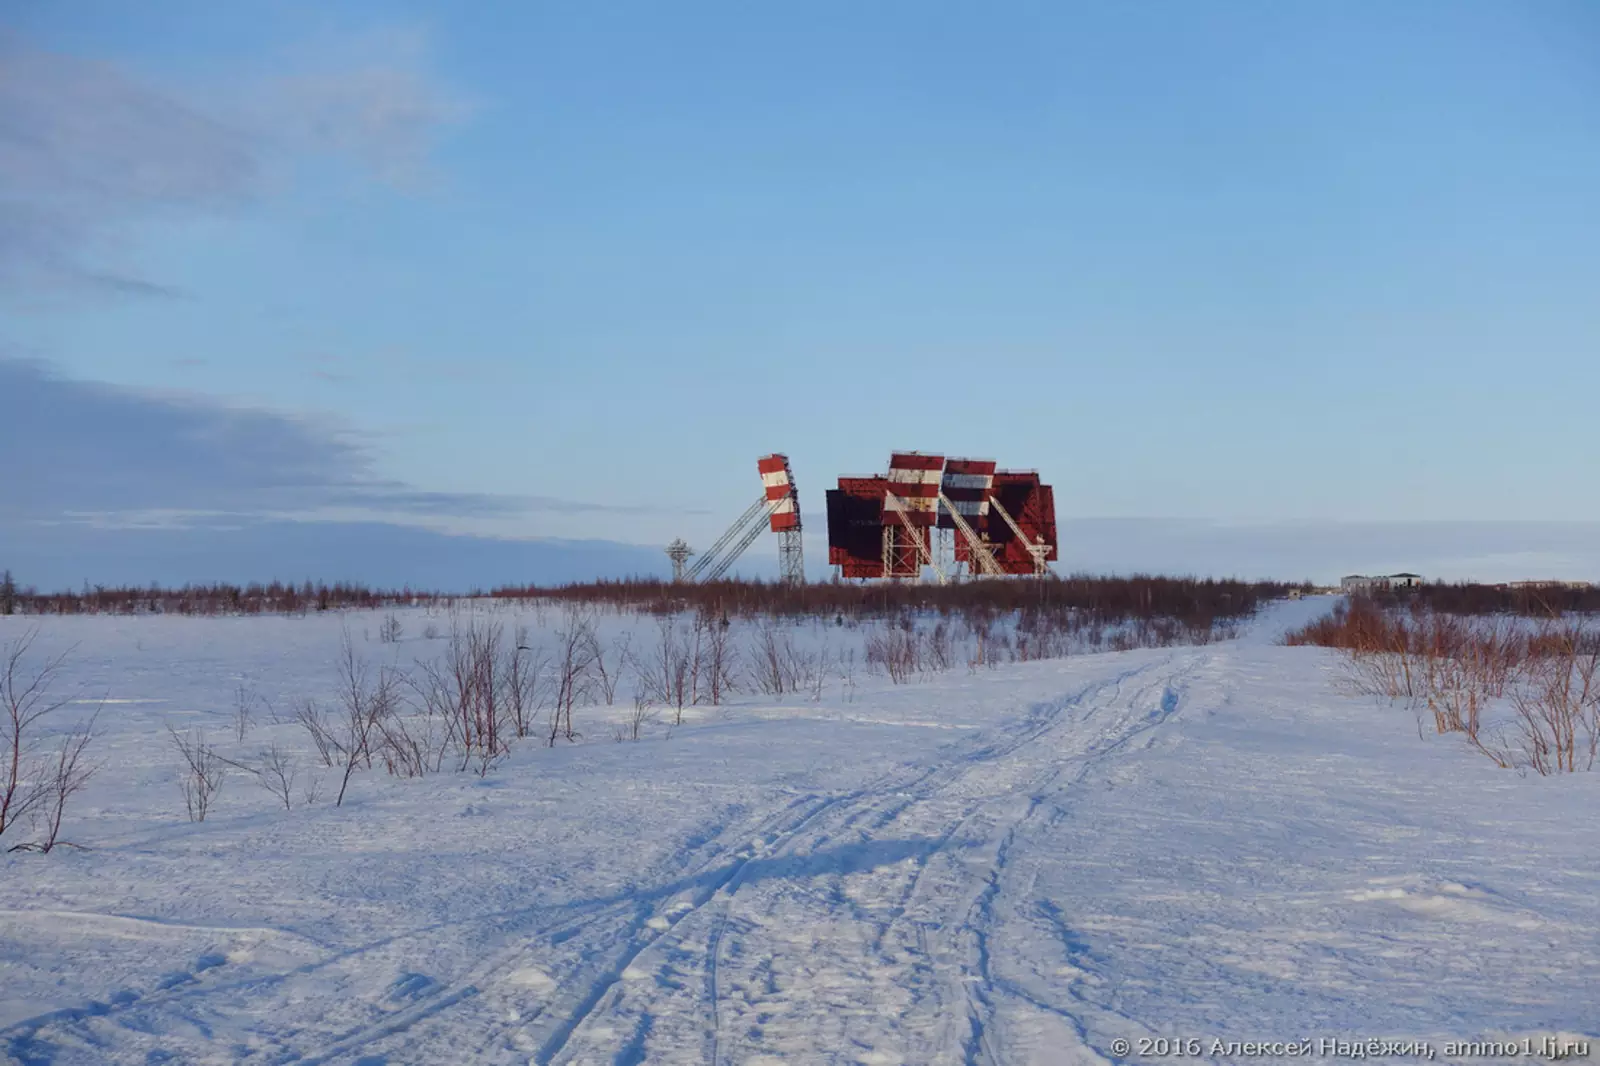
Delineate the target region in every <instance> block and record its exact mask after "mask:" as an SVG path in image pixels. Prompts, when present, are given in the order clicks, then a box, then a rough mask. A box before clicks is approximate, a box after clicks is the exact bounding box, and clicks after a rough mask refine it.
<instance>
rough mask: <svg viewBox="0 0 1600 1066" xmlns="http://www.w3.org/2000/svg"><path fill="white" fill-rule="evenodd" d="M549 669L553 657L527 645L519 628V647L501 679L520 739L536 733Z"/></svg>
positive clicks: (507, 660) (525, 633) (524, 629)
mask: <svg viewBox="0 0 1600 1066" xmlns="http://www.w3.org/2000/svg"><path fill="white" fill-rule="evenodd" d="M549 665H550V657H549V655H547V654H546V653H545V652H544V650H543V649H541V648H534V647H530V646H529V645H528V630H527V627H525V626H519V627H517V642H516V646H515V647H513V648H512V649H511V652H510V654H509V655H508V656H507V657H506V658H505V660H504V665H503V666H502V668H501V670H500V675H501V685H502V687H503V688H504V689H505V704H506V710H507V712H508V713H509V714H510V715H511V727H512V729H513V730H514V731H515V732H516V734H517V736H518V737H519V738H521V737H526V736H529V735H531V734H532V733H533V726H534V721H535V719H536V718H537V716H538V713H539V708H540V706H541V705H542V703H543V701H544V678H545V674H546V672H547V671H548V669H549ZM606 702H607V703H609V702H610V700H609V699H607V701H606Z"/></svg>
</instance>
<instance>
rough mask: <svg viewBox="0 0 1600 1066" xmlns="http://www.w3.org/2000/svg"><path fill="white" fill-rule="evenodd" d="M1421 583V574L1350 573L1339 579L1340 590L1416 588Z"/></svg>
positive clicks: (1361, 590)
mask: <svg viewBox="0 0 1600 1066" xmlns="http://www.w3.org/2000/svg"><path fill="white" fill-rule="evenodd" d="M1421 584H1422V575H1421V574H1379V575H1376V576H1369V575H1367V574H1350V575H1349V576H1347V577H1342V578H1340V579H1339V591H1341V592H1387V591H1389V590H1390V589H1414V588H1416V587H1417V586H1419V585H1421Z"/></svg>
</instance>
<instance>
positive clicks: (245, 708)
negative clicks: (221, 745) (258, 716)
mask: <svg viewBox="0 0 1600 1066" xmlns="http://www.w3.org/2000/svg"><path fill="white" fill-rule="evenodd" d="M258 705H259V706H261V707H264V708H266V710H267V711H268V713H269V714H270V713H271V711H272V705H271V704H269V703H268V702H267V701H266V699H265V698H264V697H262V696H260V695H257V694H256V692H255V690H254V689H252V688H250V687H249V686H248V685H238V686H236V687H235V688H234V690H233V732H234V736H235V737H236V738H237V739H238V741H239V743H241V744H243V743H244V740H245V737H247V736H249V735H250V729H251V727H252V726H254V724H255V722H254V716H255V710H256V707H257V706H258Z"/></svg>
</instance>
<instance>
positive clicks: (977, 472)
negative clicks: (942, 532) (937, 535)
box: [939, 459, 995, 558]
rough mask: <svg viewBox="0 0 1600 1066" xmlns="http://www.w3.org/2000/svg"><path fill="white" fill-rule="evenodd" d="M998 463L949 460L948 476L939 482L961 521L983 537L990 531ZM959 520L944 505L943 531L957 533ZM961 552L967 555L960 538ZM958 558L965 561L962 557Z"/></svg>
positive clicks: (964, 544)
mask: <svg viewBox="0 0 1600 1066" xmlns="http://www.w3.org/2000/svg"><path fill="white" fill-rule="evenodd" d="M994 468H995V463H994V460H992V459H947V460H945V464H944V476H943V477H942V478H941V479H940V482H939V491H941V492H943V493H944V495H945V498H946V499H948V500H949V501H950V502H951V503H952V504H954V505H955V506H956V508H957V510H959V511H960V512H961V517H963V518H965V519H966V520H967V524H968V525H970V526H971V527H972V528H973V531H974V532H977V533H979V534H981V533H983V532H984V530H985V529H986V528H987V524H988V517H989V493H990V491H991V490H992V489H993V487H994ZM955 527H956V523H955V520H954V519H953V518H951V517H950V512H949V511H948V510H946V509H945V507H944V506H943V505H942V504H941V505H940V507H939V528H940V529H954V528H955ZM956 545H957V548H958V550H959V551H961V552H962V553H964V552H965V551H966V538H965V537H958V538H956ZM958 558H965V555H964V554H963V555H959V556H958Z"/></svg>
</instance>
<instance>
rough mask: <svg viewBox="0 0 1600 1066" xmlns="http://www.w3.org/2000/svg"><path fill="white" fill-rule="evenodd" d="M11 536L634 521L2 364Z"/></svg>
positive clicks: (251, 415)
mask: <svg viewBox="0 0 1600 1066" xmlns="http://www.w3.org/2000/svg"><path fill="white" fill-rule="evenodd" d="M0 395H4V396H6V397H7V410H8V414H7V417H6V418H4V419H0V469H4V471H5V475H6V476H5V479H4V480H5V486H6V488H5V495H6V498H5V499H4V501H0V502H3V504H4V509H3V511H0V515H4V516H8V517H9V518H10V519H11V521H10V522H6V521H5V520H4V519H0V526H6V525H10V526H13V527H15V525H16V524H18V523H25V524H32V525H36V524H38V523H40V522H50V523H68V524H94V525H98V526H101V527H104V526H116V525H123V526H137V525H149V524H152V523H154V524H160V525H172V524H183V523H184V522H186V521H194V520H198V519H199V518H201V517H202V516H210V517H212V518H217V517H222V518H240V517H243V518H247V519H264V518H267V517H285V516H311V515H324V516H327V515H340V516H343V517H346V518H360V517H365V518H370V517H372V516H374V515H382V516H389V517H392V518H395V519H396V520H401V521H406V520H409V521H417V522H420V521H426V520H429V519H435V520H458V519H472V518H505V517H514V516H516V515H519V514H524V513H531V512H540V511H544V512H552V511H566V512H581V511H610V510H625V509H619V508H611V507H608V506H605V505H600V504H592V503H583V502H578V501H568V500H562V499H558V498H553V497H544V496H518V495H493V494H485V493H458V492H427V491H422V490H419V489H417V488H415V487H413V486H410V485H407V484H405V483H404V482H400V481H396V480H393V479H387V478H383V477H380V476H378V475H377V474H376V473H375V472H374V460H373V456H372V454H371V452H370V451H369V449H368V448H367V446H366V445H365V444H364V443H363V442H362V440H361V438H360V437H358V436H357V435H356V434H354V433H351V432H349V431H348V430H346V429H344V428H343V427H341V426H338V425H334V424H330V423H328V422H325V421H321V420H318V419H313V418H305V417H296V416H292V415H286V414H281V413H278V412H274V411H267V410H261V409H258V408H249V407H233V406H227V405H224V404H221V403H218V402H216V401H214V400H207V399H202V398H195V397H174V396H167V395H156V394H150V393H146V392H141V391H137V390H132V389H124V388H118V387H115V386H112V385H106V384H102V383H97V382H89V381H78V380H73V379H70V378H65V377H62V376H60V375H57V374H55V373H54V372H52V371H51V370H50V369H49V368H48V367H47V366H46V365H45V364H43V363H40V362H35V361H29V360H19V359H3V358H0Z"/></svg>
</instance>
